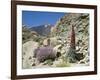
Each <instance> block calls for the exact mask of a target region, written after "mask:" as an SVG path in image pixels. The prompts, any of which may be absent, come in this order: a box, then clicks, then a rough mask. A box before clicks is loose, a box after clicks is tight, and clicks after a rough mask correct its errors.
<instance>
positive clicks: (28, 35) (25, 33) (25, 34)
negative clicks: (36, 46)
mask: <svg viewBox="0 0 100 80" xmlns="http://www.w3.org/2000/svg"><path fill="white" fill-rule="evenodd" d="M37 36H38V34H37V33H36V32H35V31H31V30H29V29H28V28H27V27H26V26H25V25H23V26H22V42H23V43H25V42H27V41H29V40H34V41H36V40H37V38H38V37H37Z"/></svg>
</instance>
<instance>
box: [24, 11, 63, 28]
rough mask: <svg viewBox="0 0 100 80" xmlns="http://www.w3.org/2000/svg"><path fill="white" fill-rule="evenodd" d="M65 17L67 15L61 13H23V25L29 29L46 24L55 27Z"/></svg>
mask: <svg viewBox="0 0 100 80" xmlns="http://www.w3.org/2000/svg"><path fill="white" fill-rule="evenodd" d="M64 15H65V13H61V12H39V11H22V24H23V25H26V26H28V27H34V26H39V25H44V24H52V25H55V24H56V22H57V21H58V20H59V18H61V17H63V16H64Z"/></svg>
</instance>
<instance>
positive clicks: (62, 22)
mask: <svg viewBox="0 0 100 80" xmlns="http://www.w3.org/2000/svg"><path fill="white" fill-rule="evenodd" d="M72 26H74V34H75V35H74V37H75V40H74V39H72V37H71V35H72ZM88 30H89V14H82V13H69V14H66V15H64V16H63V17H62V18H60V19H59V20H58V21H57V23H56V24H55V26H54V27H50V28H49V31H50V34H48V36H47V35H45V36H44V37H43V36H41V35H39V34H38V32H36V31H33V32H31V31H29V30H27V29H25V31H24V29H23V37H25V40H26V41H24V40H23V41H24V44H23V68H37V67H70V66H87V65H89V48H88V47H89V31H88ZM25 34H26V35H25ZM30 35H31V37H30V38H29V36H30ZM71 40H74V41H71ZM73 42H74V46H75V48H71V44H72V43H73ZM42 58H43V59H42Z"/></svg>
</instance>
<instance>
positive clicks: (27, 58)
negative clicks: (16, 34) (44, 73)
mask: <svg viewBox="0 0 100 80" xmlns="http://www.w3.org/2000/svg"><path fill="white" fill-rule="evenodd" d="M38 47H39V44H38V43H37V42H34V41H28V42H26V43H24V44H23V46H22V57H23V58H22V59H23V68H31V67H32V64H33V62H34V61H35V59H34V55H35V53H34V52H35V50H36V49H37V48H38Z"/></svg>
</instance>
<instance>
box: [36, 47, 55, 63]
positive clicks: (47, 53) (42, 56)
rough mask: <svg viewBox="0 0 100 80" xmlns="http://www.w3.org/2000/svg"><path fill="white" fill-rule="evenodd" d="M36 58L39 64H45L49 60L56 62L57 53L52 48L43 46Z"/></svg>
mask: <svg viewBox="0 0 100 80" xmlns="http://www.w3.org/2000/svg"><path fill="white" fill-rule="evenodd" d="M36 58H37V59H38V61H39V62H44V61H45V60H47V59H51V60H54V59H55V58H56V53H55V51H54V50H53V47H51V46H43V47H40V48H39V49H38V51H37V52H36Z"/></svg>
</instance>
